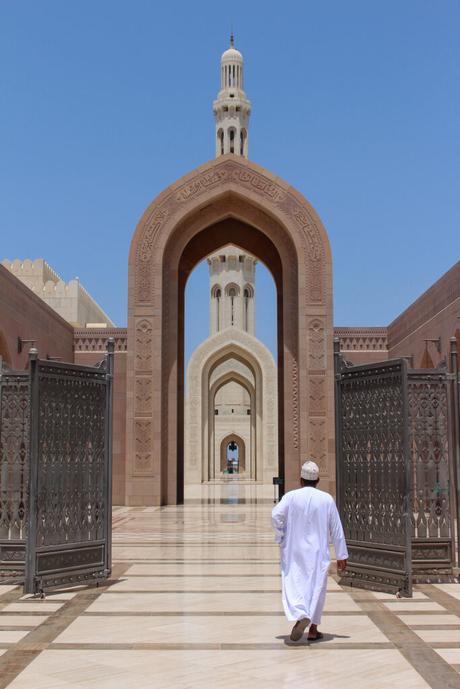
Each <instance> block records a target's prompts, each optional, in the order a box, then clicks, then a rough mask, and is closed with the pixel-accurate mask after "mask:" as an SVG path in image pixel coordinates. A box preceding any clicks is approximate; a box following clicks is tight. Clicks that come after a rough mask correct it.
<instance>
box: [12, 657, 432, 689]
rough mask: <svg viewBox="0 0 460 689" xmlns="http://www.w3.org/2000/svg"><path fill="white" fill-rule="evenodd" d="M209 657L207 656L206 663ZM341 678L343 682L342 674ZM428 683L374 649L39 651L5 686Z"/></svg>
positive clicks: (413, 688) (184, 688)
mask: <svg viewBox="0 0 460 689" xmlns="http://www.w3.org/2000/svg"><path fill="white" fill-rule="evenodd" d="M213 661H214V662H213ZM344 678H346V683H345V679H344ZM249 686H250V687H251V689H282V688H283V687H284V688H285V689H288V687H301V688H303V687H312V689H336V688H338V687H341V688H345V689H349V688H350V687H356V688H357V689H360V688H361V687H363V688H367V687H369V688H370V687H372V689H388V687H389V686H400V687H404V689H428V686H429V685H428V684H427V683H426V682H425V681H424V680H423V679H422V678H421V677H420V675H419V674H418V673H417V672H416V671H415V670H414V669H413V668H412V667H411V666H410V665H409V663H408V662H407V661H406V660H405V659H404V658H403V657H402V655H401V654H400V653H398V651H396V650H392V649H382V650H349V651H344V650H340V649H338V650H334V651H327V650H319V649H318V650H315V651H310V650H309V649H302V650H301V651H300V652H299V651H296V650H283V651H279V652H276V653H275V654H273V653H270V652H268V651H250V652H247V651H246V652H245V651H239V652H238V653H235V652H234V651H213V652H212V653H210V652H207V651H163V652H161V651H155V652H152V651H137V650H136V651H116V652H115V651H78V650H66V651H57V650H56V651H54V650H51V651H44V652H43V653H41V654H40V656H39V657H38V658H36V659H35V660H34V661H33V662H32V663H31V664H30V665H29V666H28V667H27V668H26V669H25V670H24V671H23V672H22V673H21V674H20V675H19V676H18V677H17V678H16V679H15V680H14V681H13V683H12V684H10V685H9V689H31V687H33V689H94V687H98V689H208V687H209V688H210V689H211V688H212V689H244V688H245V687H249Z"/></svg>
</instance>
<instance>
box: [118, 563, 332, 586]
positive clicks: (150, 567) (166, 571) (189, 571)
mask: <svg viewBox="0 0 460 689" xmlns="http://www.w3.org/2000/svg"><path fill="white" fill-rule="evenodd" d="M279 573H280V567H279V564H278V563H273V564H271V563H263V564H261V563H256V562H251V563H245V562H239V563H231V562H228V563H220V564H219V563H216V562H193V563H191V562H181V563H173V564H171V563H165V562H158V563H155V564H136V565H131V567H128V569H127V570H126V576H152V575H161V576H169V575H172V576H174V575H182V576H188V575H193V576H195V575H201V576H205V575H210V574H212V575H224V576H225V575H232V576H242V575H248V574H249V575H251V576H252V575H258V576H266V575H267V576H273V577H274V576H277V577H279ZM334 583H335V582H334Z"/></svg>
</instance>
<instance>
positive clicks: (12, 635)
mask: <svg viewBox="0 0 460 689" xmlns="http://www.w3.org/2000/svg"><path fill="white" fill-rule="evenodd" d="M28 633H29V632H28V631H24V630H21V631H19V630H13V629H12V630H8V631H3V630H0V644H15V643H16V642H17V641H19V640H20V639H22V638H23V637H24V636H25V635H26V634H28Z"/></svg>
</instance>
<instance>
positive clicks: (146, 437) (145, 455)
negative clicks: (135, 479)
mask: <svg viewBox="0 0 460 689" xmlns="http://www.w3.org/2000/svg"><path fill="white" fill-rule="evenodd" d="M134 433H135V466H134V474H135V475H139V474H141V475H142V474H149V473H151V472H152V468H153V456H152V424H151V422H150V421H143V420H139V419H137V420H136V421H135V424H134Z"/></svg>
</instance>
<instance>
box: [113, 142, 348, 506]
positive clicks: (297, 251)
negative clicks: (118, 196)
mask: <svg viewBox="0 0 460 689" xmlns="http://www.w3.org/2000/svg"><path fill="white" fill-rule="evenodd" d="M229 242H230V243H232V244H235V245H236V246H239V247H241V248H242V249H244V250H245V251H247V252H249V253H251V254H253V255H254V256H257V257H258V258H260V260H262V261H263V262H264V263H265V265H267V267H268V268H269V269H270V271H271V272H272V274H273V277H274V280H275V283H276V286H277V304H278V353H279V354H278V391H279V398H278V414H279V423H278V428H279V440H278V455H279V474H280V475H281V476H284V480H285V487H286V488H292V487H295V486H297V485H298V476H299V468H300V464H301V461H302V458H303V457H305V456H306V454H307V453H308V454H310V455H312V456H313V457H315V459H316V460H317V461H318V463H319V464H320V467H321V472H322V480H323V485H325V488H326V489H327V488H333V485H330V484H333V482H334V477H335V472H334V425H333V375H332V289H331V258H330V250H329V244H328V240H327V236H326V232H325V230H324V228H323V226H322V225H321V222H320V220H319V218H318V216H317V215H316V213H315V212H314V210H313V209H312V207H311V206H310V205H309V204H308V202H307V201H306V200H305V199H304V198H303V197H302V196H301V195H300V194H298V193H297V192H296V191H295V190H294V189H292V187H289V185H287V184H285V183H283V182H282V181H280V180H279V178H276V177H274V176H273V175H270V173H268V172H266V171H264V170H262V169H261V168H258V167H257V166H256V165H253V164H252V163H249V162H248V161H246V160H242V159H238V160H236V159H235V157H234V156H231V155H227V156H222V157H220V158H219V159H217V160H215V161H213V162H211V163H209V164H207V165H206V166H204V167H203V168H200V169H198V170H196V171H194V172H193V173H191V174H190V175H188V176H187V177H185V178H184V179H183V180H181V181H180V182H179V183H177V184H175V185H173V186H172V187H170V188H169V189H167V190H166V191H165V192H164V193H163V194H162V195H161V196H160V197H159V198H158V199H157V200H156V201H155V202H154V203H153V204H152V205H151V206H150V207H149V208H148V209H147V211H146V213H145V214H144V217H143V218H142V220H141V222H140V223H139V225H138V228H137V230H136V233H135V235H134V237H133V242H132V245H131V252H130V278H129V284H130V289H129V319H128V331H129V334H128V337H130V338H131V342H132V343H133V346H132V347H131V351H130V353H129V356H128V390H129V391H131V392H130V396H129V398H128V413H127V424H128V427H127V449H128V453H127V455H128V456H127V496H126V501H127V503H128V504H167V503H175V502H180V501H182V498H183V469H184V463H183V457H184V440H183V431H184V412H183V395H184V385H183V371H184V352H183V325H184V287H185V283H186V280H187V276H188V274H189V273H190V271H191V270H192V269H193V267H194V265H196V264H197V263H198V262H199V261H200V260H201V259H203V258H204V257H205V256H207V255H209V254H211V253H212V252H214V251H216V250H217V249H218V248H219V247H221V246H223V245H225V244H228V243H229Z"/></svg>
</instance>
